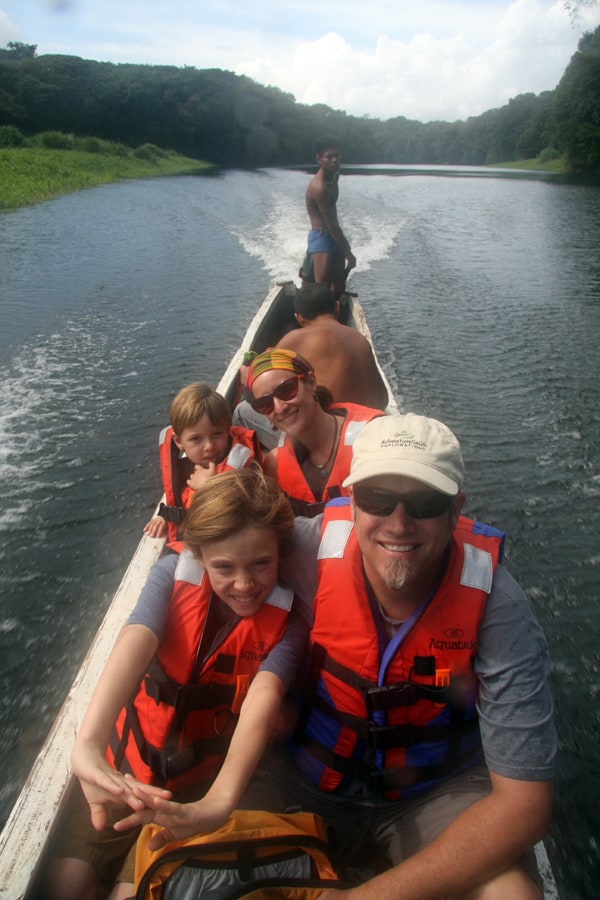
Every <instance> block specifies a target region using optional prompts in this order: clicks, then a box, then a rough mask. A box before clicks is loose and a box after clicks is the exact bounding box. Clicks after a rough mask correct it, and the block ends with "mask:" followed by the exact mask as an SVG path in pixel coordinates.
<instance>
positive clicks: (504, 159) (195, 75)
mask: <svg viewBox="0 0 600 900" xmlns="http://www.w3.org/2000/svg"><path fill="white" fill-rule="evenodd" d="M587 2H588V0H578V2H575V0H573V2H572V3H571V5H570V8H571V7H572V8H573V9H574V10H575V9H576V8H577V7H578V6H579V5H580V4H581V3H587ZM589 2H590V3H591V2H595V0H589ZM36 50H37V47H36V45H35V44H18V43H15V42H13V43H12V44H9V45H8V49H6V50H0V127H3V128H4V130H5V136H4V144H3V145H4V146H9V147H18V141H19V139H20V138H19V135H20V136H21V137H23V136H28V137H31V136H32V135H34V134H36V133H39V132H45V133H49V132H50V133H52V132H54V133H60V134H62V135H77V136H81V137H85V136H86V135H95V136H96V138H87V140H88V141H91V142H93V141H94V140H95V139H102V140H104V141H118V142H120V143H121V144H124V145H126V146H127V147H129V148H131V149H133V148H138V150H137V151H136V152H137V154H138V157H139V155H140V154H141V155H142V156H143V154H144V152H145V151H143V150H142V149H141V148H142V147H145V146H147V145H153V146H154V147H169V148H171V149H172V150H174V151H176V152H177V153H180V154H183V155H184V156H186V157H190V158H191V159H205V160H209V161H210V162H211V163H213V164H215V165H218V166H231V167H233V166H235V167H239V168H242V167H252V168H254V167H264V166H287V165H306V164H308V163H311V162H312V161H313V159H314V149H313V148H314V140H315V138H317V137H318V136H320V135H323V134H332V135H334V136H335V138H336V139H337V140H338V141H339V142H340V144H341V146H342V148H343V151H344V161H345V162H347V163H349V164H360V163H382V164H385V163H391V164H394V163H396V164H400V165H402V164H421V165H444V164H446V165H469V166H473V165H480V166H481V165H488V166H491V165H498V164H499V163H515V162H517V161H518V160H522V159H526V160H531V159H538V160H539V161H540V162H543V163H548V164H549V165H552V167H554V166H555V165H557V163H556V162H555V160H556V159H559V158H564V160H565V165H566V167H567V169H568V171H571V172H582V173H589V174H600V28H597V29H596V31H595V32H594V33H593V34H586V35H584V36H583V37H582V39H581V40H580V42H579V46H578V50H577V52H576V53H575V54H574V55H573V57H572V59H571V61H570V63H569V65H568V67H567V69H566V70H565V73H564V75H563V77H562V79H561V80H560V83H559V84H558V85H557V87H556V89H555V90H554V91H544V92H543V93H541V94H539V95H535V94H533V93H527V94H520V95H518V96H517V97H514V98H512V99H511V100H510V101H509V102H508V103H507V104H506V105H505V106H502V107H500V108H498V109H491V110H488V111H487V112H484V113H483V114H482V115H480V116H472V117H470V118H469V119H467V120H466V121H458V122H427V123H422V122H417V121H414V120H411V119H407V118H405V117H404V116H402V115H398V116H394V117H392V118H390V119H388V120H387V121H380V120H378V119H374V118H371V117H369V116H363V117H357V116H349V115H347V114H346V113H344V112H342V111H340V110H334V109H331V108H330V107H328V106H326V105H325V104H322V103H319V104H315V105H314V106H307V105H305V104H301V103H297V102H296V100H295V98H294V97H293V96H292V95H291V94H287V93H284V92H283V91H280V90H279V89H277V88H273V87H263V86H262V85H260V84H257V83H256V82H254V81H252V79H250V78H246V77H245V76H237V75H235V74H234V73H233V72H226V71H222V70H220V69H202V70H198V69H195V68H193V67H191V66H184V67H183V68H177V67H176V66H147V65H132V64H119V65H116V64H113V63H100V62H95V61H93V60H84V59H80V58H79V57H75V56H58V55H47V56H42V57H37V56H36ZM6 129H9V131H6ZM10 129H12V131H11V130H10ZM11 141H12V143H11ZM15 142H16V143H15ZM90 148H92V145H91V144H90ZM91 152H93V149H92V150H91ZM154 161H155V162H156V159H155V160H154Z"/></svg>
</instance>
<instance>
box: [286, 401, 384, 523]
mask: <svg viewBox="0 0 600 900" xmlns="http://www.w3.org/2000/svg"><path fill="white" fill-rule="evenodd" d="M329 409H330V410H341V411H342V413H343V414H344V417H343V419H342V428H341V432H340V436H339V440H338V446H337V452H336V455H335V458H334V460H333V464H332V466H331V470H330V472H329V476H328V478H327V481H326V482H325V485H324V487H323V493H322V496H321V499H320V500H318V499H317V497H315V494H314V492H313V491H312V489H311V488H310V486H309V484H308V482H307V481H306V478H305V476H304V472H303V471H302V467H301V465H300V463H299V462H298V457H297V456H296V453H295V450H294V443H293V441H292V439H291V438H290V437H289V436H286V438H285V440H284V442H283V444H281V446H280V447H278V449H277V481H278V483H279V487H280V488H281V489H282V490H283V491H285V493H286V494H287V495H288V497H289V500H290V504H291V507H292V509H293V511H294V515H296V516H308V517H309V518H312V517H313V516H317V515H319V513H322V512H323V509H324V507H325V504H326V503H327V502H328V501H329V500H333V499H334V498H335V497H346V496H348V491H347V489H346V488H344V487H342V481H343V480H344V479H345V478H347V477H348V475H349V474H350V463H351V462H352V445H353V444H354V441H355V440H356V438H357V437H358V435H359V433H360V432H361V431H362V429H363V428H364V426H365V425H366V424H367V422H370V421H371V419H376V418H377V417H378V416H381V415H383V413H382V412H380V411H379V410H377V409H371V408H370V407H368V406H360V405H359V404H358V403H334V404H332V405H331V406H330V407H329Z"/></svg>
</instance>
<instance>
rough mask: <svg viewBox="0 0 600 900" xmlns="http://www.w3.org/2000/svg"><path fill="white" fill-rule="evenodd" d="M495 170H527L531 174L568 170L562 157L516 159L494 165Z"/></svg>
mask: <svg viewBox="0 0 600 900" xmlns="http://www.w3.org/2000/svg"><path fill="white" fill-rule="evenodd" d="M494 168H496V169H529V170H530V171H532V172H568V171H569V170H568V168H567V165H566V162H565V159H564V157H562V156H559V157H555V158H550V159H547V158H543V157H542V156H536V158H535V159H516V160H514V162H502V163H496V165H495V166H494Z"/></svg>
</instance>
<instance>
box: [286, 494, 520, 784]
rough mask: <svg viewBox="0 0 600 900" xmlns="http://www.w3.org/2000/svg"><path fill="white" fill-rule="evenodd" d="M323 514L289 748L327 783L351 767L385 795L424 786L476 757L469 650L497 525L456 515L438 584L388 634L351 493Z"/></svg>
mask: <svg viewBox="0 0 600 900" xmlns="http://www.w3.org/2000/svg"><path fill="white" fill-rule="evenodd" d="M323 524H324V527H323V533H322V541H321V547H320V550H319V559H320V561H319V585H318V589H317V594H316V598H315V622H314V626H313V629H312V632H311V640H312V652H311V666H310V672H309V673H308V675H307V678H308V682H309V683H308V688H307V690H306V699H305V703H306V705H305V707H304V708H303V710H302V711H301V713H300V720H299V726H298V730H297V733H296V744H295V746H294V747H293V748H292V752H293V754H294V756H295V757H296V759H297V762H298V765H299V767H300V768H301V770H302V771H303V772H304V774H305V775H306V776H307V777H308V778H309V780H310V781H312V782H313V783H314V784H318V786H319V787H320V788H321V789H322V790H325V791H333V790H335V789H336V788H337V787H339V786H340V785H341V784H342V783H343V782H344V781H346V780H348V779H350V778H358V779H361V780H365V781H366V782H367V783H368V784H369V785H370V786H371V787H372V788H373V789H375V790H379V791H381V792H383V794H384V796H386V797H388V798H390V799H396V798H397V797H399V796H400V795H402V796H403V797H406V796H411V795H413V794H417V793H420V792H422V791H424V790H427V789H429V788H430V787H431V786H432V785H433V784H435V783H436V782H438V781H442V780H444V779H445V778H448V777H450V776H451V775H453V774H456V773H457V772H458V771H461V770H462V769H464V768H467V767H469V766H472V765H475V764H476V763H478V762H480V761H481V756H482V751H481V740H480V736H479V727H478V722H477V713H476V709H475V702H476V699H477V694H478V682H477V678H476V676H475V674H474V672H473V659H474V657H475V654H476V651H477V641H478V634H479V627H480V624H481V620H482V617H483V613H484V610H485V604H486V601H487V597H488V594H489V591H490V590H491V584H492V578H493V573H494V571H495V569H496V566H497V565H498V563H499V562H500V560H501V556H502V546H503V540H504V536H503V535H502V533H501V532H498V531H496V530H495V529H492V528H489V527H488V526H485V525H481V524H480V523H477V522H473V521H471V520H470V519H466V518H464V517H462V516H461V517H460V518H459V521H458V524H457V526H456V528H455V530H454V533H453V536H452V541H451V546H450V550H449V555H448V562H447V567H446V570H445V572H444V574H443V576H442V577H441V581H440V583H439V584H438V585H437V587H435V588H434V590H433V592H432V595H430V597H428V598H426V599H425V600H424V602H423V603H422V605H421V607H420V608H419V609H418V610H416V611H415V612H414V613H413V614H412V615H411V616H409V618H408V619H407V621H406V622H404V623H403V624H402V625H401V626H400V628H399V629H398V630H397V631H396V633H395V634H394V636H393V637H392V638H391V640H389V642H387V641H388V639H387V637H386V636H384V634H383V625H382V620H381V619H380V616H379V614H378V612H377V610H376V606H375V607H374V604H376V602H377V601H376V600H375V597H374V595H373V594H372V591H371V589H370V586H369V585H368V584H367V582H366V576H365V574H364V569H363V564H362V557H361V552H360V547H359V545H358V541H357V539H356V535H355V533H354V527H353V524H352V521H351V515H350V509H349V505H348V501H346V500H339V501H334V503H331V504H329V505H328V506H327V507H326V509H325V515H324V523H323Z"/></svg>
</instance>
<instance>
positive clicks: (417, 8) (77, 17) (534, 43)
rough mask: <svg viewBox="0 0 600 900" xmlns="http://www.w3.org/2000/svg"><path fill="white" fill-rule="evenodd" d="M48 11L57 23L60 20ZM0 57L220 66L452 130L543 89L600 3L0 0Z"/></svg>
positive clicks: (353, 107)
mask: <svg viewBox="0 0 600 900" xmlns="http://www.w3.org/2000/svg"><path fill="white" fill-rule="evenodd" d="M57 5H58V6H60V12H57V11H56V9H57ZM0 6H2V9H3V10H4V13H2V12H0V46H4V44H5V43H6V42H7V41H9V40H22V41H24V42H26V43H37V44H38V52H39V53H70V54H74V55H77V56H82V57H84V58H89V59H99V60H105V61H113V62H134V63H150V64H171V65H178V66H183V65H191V66H196V67H198V68H209V67H215V68H223V69H230V70H232V71H235V72H237V73H238V74H245V75H248V76H249V77H251V78H254V79H255V80H256V81H258V82H259V83H261V84H267V85H268V84H271V85H275V86H277V87H279V88H281V89H282V90H284V91H288V92H289V93H292V94H293V95H294V96H295V97H296V99H297V100H298V101H300V102H302V103H310V104H312V103H326V104H327V105H329V106H331V107H333V108H336V109H343V110H345V111H347V112H348V113H350V114H353V115H371V116H374V117H379V118H384V119H385V118H389V117H391V116H396V115H403V116H406V117H408V118H412V119H419V120H421V121H429V120H431V119H443V120H446V121H453V120H455V119H458V118H466V117H467V116H470V115H478V114H480V113H482V112H484V111H485V110H487V109H490V108H493V107H496V106H501V105H503V104H505V103H507V102H508V100H509V99H510V98H511V97H514V96H516V95H517V94H520V93H526V92H533V93H536V94H537V93H540V92H541V91H544V90H552V89H553V88H554V87H555V86H556V84H557V83H558V81H559V80H560V78H561V76H562V73H563V72H564V69H565V68H566V66H567V64H568V62H569V59H570V57H571V56H572V55H573V53H574V52H575V50H576V48H577V42H578V39H579V37H580V36H581V33H582V31H583V30H585V28H588V29H591V28H594V27H596V25H597V24H598V23H599V22H600V3H599V4H597V5H596V6H595V7H594V8H592V9H589V10H585V11H584V12H583V13H582V14H581V17H580V22H579V24H578V26H577V27H576V28H575V27H573V25H572V23H571V20H570V19H569V16H568V14H567V12H566V10H565V8H564V4H563V2H562V0H554V2H553V0H513V2H510V0H419V2H408V0H405V2H398V0H369V2H368V3H365V2H364V0H343V2H342V0H254V2H250V0H248V2H245V0H218V2H217V0H170V2H169V3H166V2H164V0H144V2H143V3H142V2H141V0H126V2H124V0H54V2H51V0H0Z"/></svg>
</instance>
